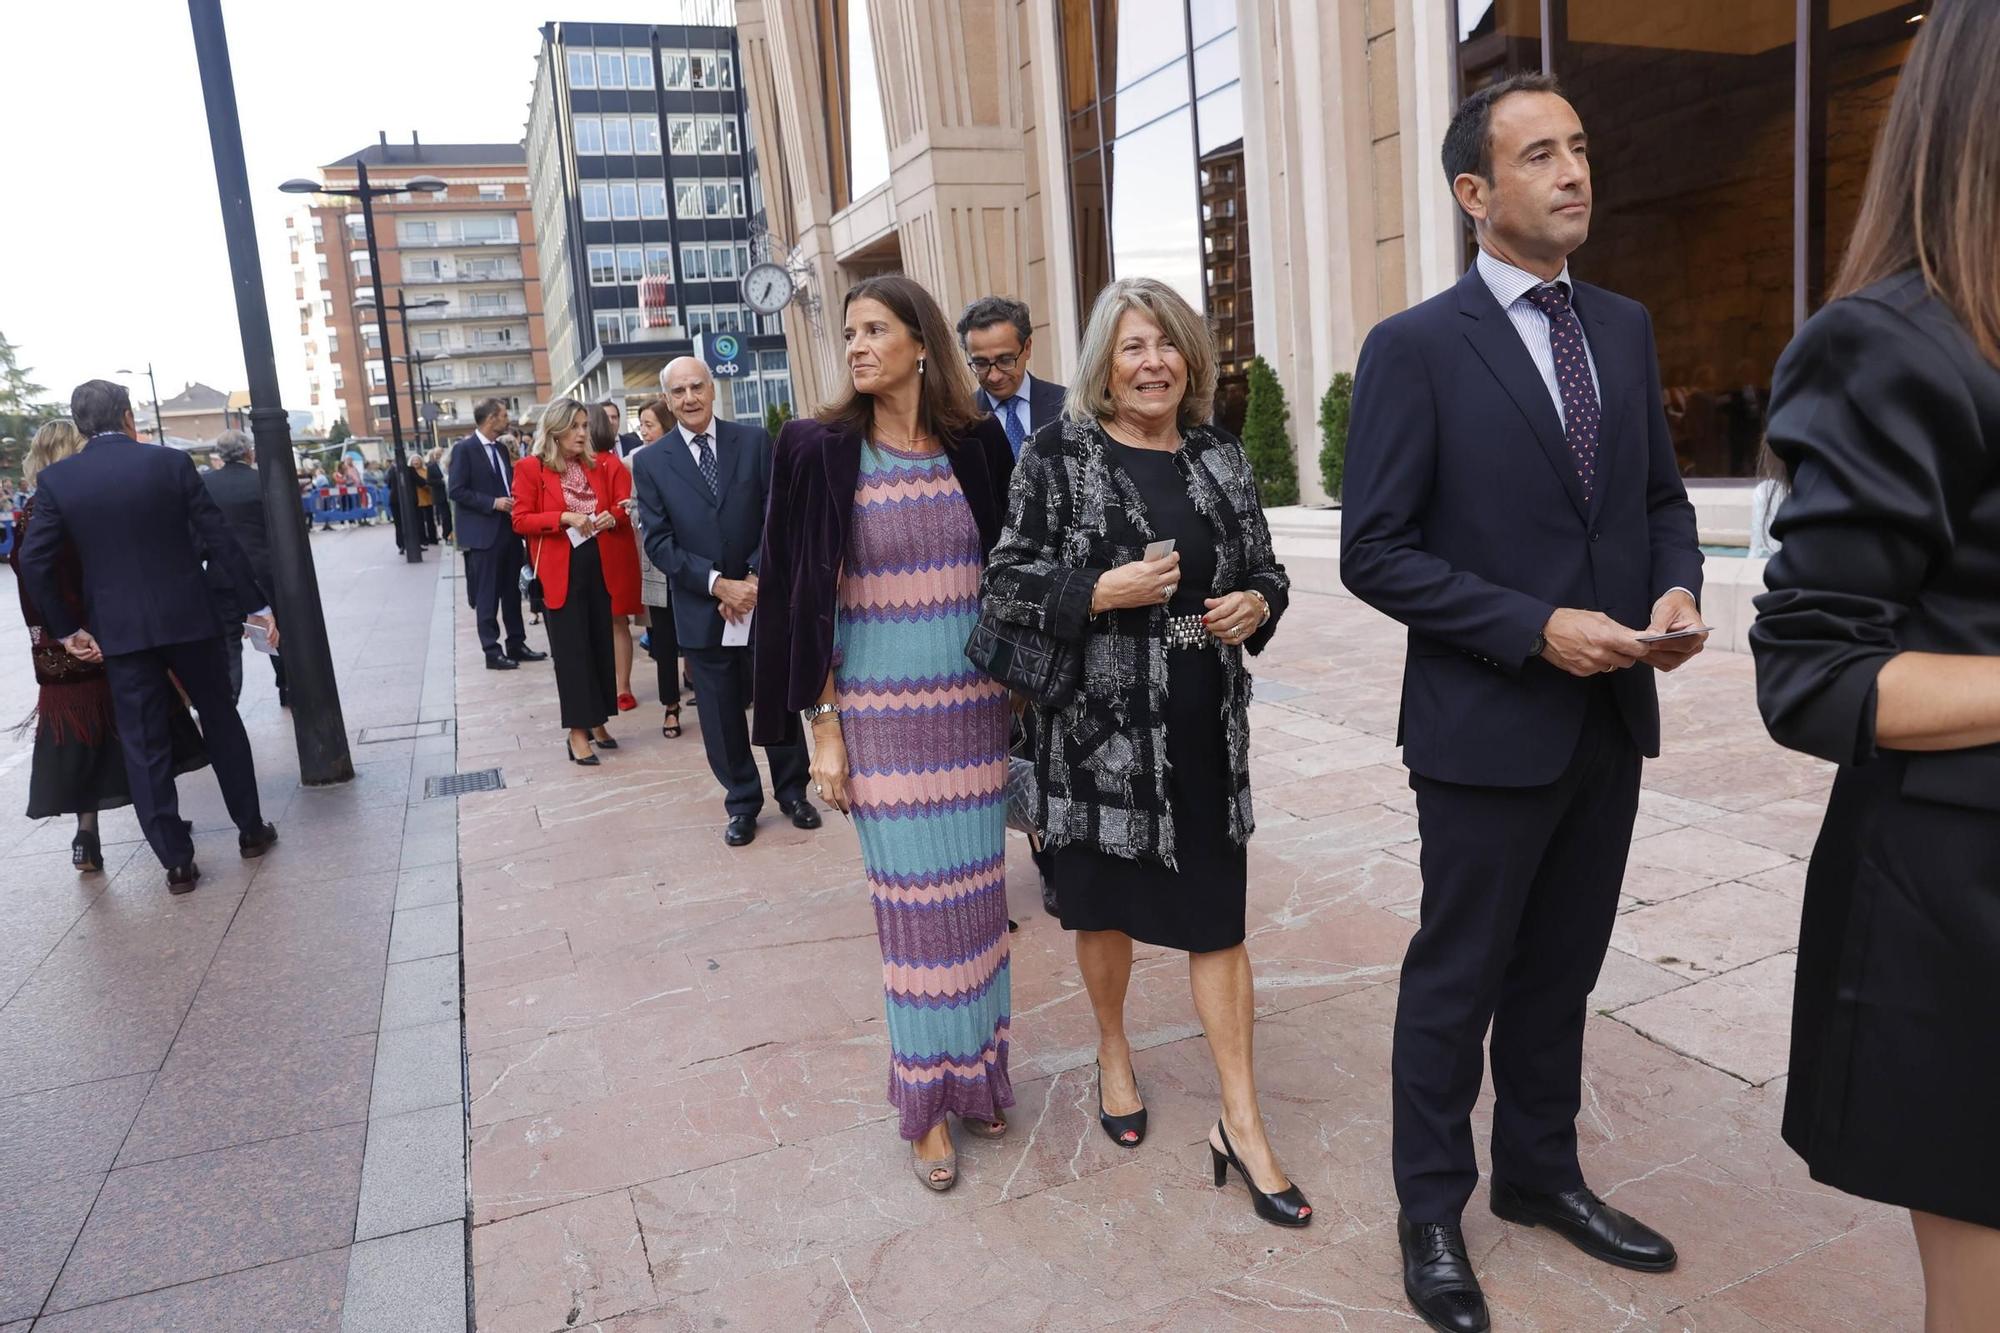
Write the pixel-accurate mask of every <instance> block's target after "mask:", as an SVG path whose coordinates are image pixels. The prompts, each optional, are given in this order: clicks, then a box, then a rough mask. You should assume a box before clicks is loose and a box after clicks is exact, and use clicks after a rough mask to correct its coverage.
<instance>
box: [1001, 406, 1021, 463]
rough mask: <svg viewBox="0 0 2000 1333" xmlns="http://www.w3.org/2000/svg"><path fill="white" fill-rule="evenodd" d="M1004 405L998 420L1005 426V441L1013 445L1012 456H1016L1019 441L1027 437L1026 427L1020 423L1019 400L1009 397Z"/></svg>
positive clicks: (1018, 453)
mask: <svg viewBox="0 0 2000 1333" xmlns="http://www.w3.org/2000/svg"><path fill="white" fill-rule="evenodd" d="M1004 406H1005V408H1006V410H1005V411H1004V412H1002V413H1001V414H1000V421H1001V424H1003V425H1004V426H1006V427H1007V443H1008V444H1009V445H1011V446H1012V447H1013V450H1014V456H1015V457H1017V458H1018V457H1020V454H1021V441H1023V440H1025V439H1027V438H1028V428H1027V427H1026V426H1023V425H1022V424H1021V400H1020V399H1019V398H1009V399H1008V400H1007V401H1006V403H1005V404H1004Z"/></svg>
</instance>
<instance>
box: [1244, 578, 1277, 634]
mask: <svg viewBox="0 0 2000 1333" xmlns="http://www.w3.org/2000/svg"><path fill="white" fill-rule="evenodd" d="M1243 591H1244V592H1247V593H1249V594H1250V595H1251V596H1252V597H1255V598H1256V599H1257V605H1259V606H1261V607H1263V608H1264V614H1263V615H1261V616H1259V617H1258V618H1257V628H1258V629H1262V628H1264V625H1265V624H1266V622H1268V621H1269V620H1270V619H1271V599H1270V598H1268V597H1266V596H1265V595H1264V594H1263V593H1261V592H1258V591H1257V590H1256V589H1255V588H1245V589H1244V590H1243Z"/></svg>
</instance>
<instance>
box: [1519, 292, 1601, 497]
mask: <svg viewBox="0 0 2000 1333" xmlns="http://www.w3.org/2000/svg"><path fill="white" fill-rule="evenodd" d="M1528 300H1529V302H1530V303H1531V304H1533V305H1534V307H1535V308H1536V309H1537V310H1539V311H1541V312H1542V313H1543V314H1544V315H1547V316H1548V317H1549V351H1550V352H1551V353H1552V354H1553V355H1554V358H1555V365H1556V389H1557V391H1558V392H1559V393H1560V394H1561V395H1562V405H1563V434H1564V436H1565V437H1566V438H1567V439H1568V441H1569V452H1570V456H1571V458H1572V459H1573V460H1574V461H1575V463H1576V475H1577V477H1578V479H1580V480H1581V481H1582V482H1583V498H1584V500H1585V501H1586V502H1588V501H1589V499H1590V492H1591V488H1592V487H1593V486H1594V485H1595V484H1596V481H1597V430H1598V427H1599V426H1600V425H1601V424H1602V417H1603V412H1602V408H1601V407H1600V405H1599V403H1598V401H1597V384H1596V382H1595V381H1593V380H1592V379H1591V377H1590V356H1589V353H1587V352H1586V351H1585V350H1584V346H1583V323H1582V321H1581V320H1579V319H1577V317H1576V311H1575V309H1574V308H1572V307H1571V305H1570V303H1569V290H1568V289H1567V288H1565V287H1562V286H1560V285H1558V284H1556V283H1549V284H1548V285H1546V286H1542V287H1536V288H1534V289H1533V290H1531V291H1530V292H1529V293H1528Z"/></svg>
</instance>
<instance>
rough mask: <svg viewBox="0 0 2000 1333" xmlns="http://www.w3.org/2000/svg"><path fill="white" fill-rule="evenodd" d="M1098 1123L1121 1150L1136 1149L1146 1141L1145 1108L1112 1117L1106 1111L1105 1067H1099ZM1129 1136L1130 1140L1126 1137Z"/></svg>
mask: <svg viewBox="0 0 2000 1333" xmlns="http://www.w3.org/2000/svg"><path fill="white" fill-rule="evenodd" d="M1134 1082H1135V1083H1136V1082H1137V1080H1136V1079H1135V1080H1134ZM1097 1123H1098V1124H1100V1125H1102V1126H1104V1132H1105V1133H1106V1134H1108V1135H1110V1136H1111V1141H1112V1142H1113V1143H1115V1144H1117V1145H1118V1146H1119V1147H1121V1148H1136V1147H1138V1146H1139V1145H1140V1144H1142V1143H1144V1142H1145V1141H1146V1108H1145V1107H1143V1106H1142V1107H1140V1108H1139V1109H1138V1110H1136V1111H1134V1112H1132V1114H1130V1115H1112V1114H1111V1113H1110V1112H1109V1111H1106V1110H1105V1109H1104V1066H1103V1065H1099V1066H1097ZM1128 1134H1129V1135H1130V1136H1131V1137H1130V1138H1127V1137H1126V1136H1127V1135H1128Z"/></svg>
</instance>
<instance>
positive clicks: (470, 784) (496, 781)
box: [424, 768, 507, 800]
mask: <svg viewBox="0 0 2000 1333" xmlns="http://www.w3.org/2000/svg"><path fill="white" fill-rule="evenodd" d="M506 785H507V782H506V779H504V778H502V777H501V776H500V770H499V769H497V768H482V769H479V770H478V771H476V772H472V773H447V774H446V775H445V776H444V777H441V778H425V779H424V798H425V799H426V800H428V799H429V798H431V797H433V796H463V795H465V793H467V792H469V791H499V790H500V789H501V788H503V787H505V786H506Z"/></svg>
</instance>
